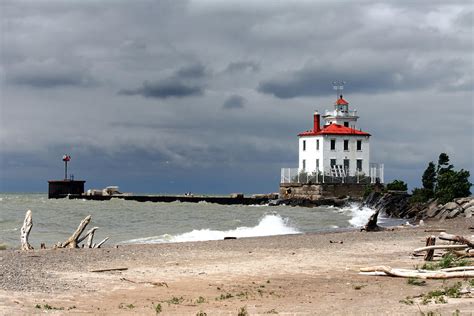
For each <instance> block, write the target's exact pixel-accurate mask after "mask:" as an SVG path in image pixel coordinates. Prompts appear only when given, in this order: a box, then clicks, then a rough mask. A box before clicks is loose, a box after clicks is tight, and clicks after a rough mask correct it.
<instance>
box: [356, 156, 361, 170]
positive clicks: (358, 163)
mask: <svg viewBox="0 0 474 316" xmlns="http://www.w3.org/2000/svg"><path fill="white" fill-rule="evenodd" d="M357 171H362V159H357Z"/></svg>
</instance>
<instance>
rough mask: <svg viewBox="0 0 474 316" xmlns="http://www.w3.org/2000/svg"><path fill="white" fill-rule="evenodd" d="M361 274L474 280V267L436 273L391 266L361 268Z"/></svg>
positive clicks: (443, 270)
mask: <svg viewBox="0 0 474 316" xmlns="http://www.w3.org/2000/svg"><path fill="white" fill-rule="evenodd" d="M360 273H361V274H369V275H386V276H392V277H402V278H420V279H452V278H472V277H474V266H465V267H454V268H447V269H441V270H436V271H432V270H422V269H419V270H409V269H394V268H391V267H389V266H375V267H366V268H360Z"/></svg>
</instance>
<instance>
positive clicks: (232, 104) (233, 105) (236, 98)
mask: <svg viewBox="0 0 474 316" xmlns="http://www.w3.org/2000/svg"><path fill="white" fill-rule="evenodd" d="M244 104H245V98H244V97H242V96H240V95H235V94H234V95H232V96H230V97H229V98H227V100H225V102H224V104H223V105H222V107H223V108H224V109H227V110H230V109H242V108H243V107H244Z"/></svg>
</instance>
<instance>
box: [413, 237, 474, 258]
mask: <svg viewBox="0 0 474 316" xmlns="http://www.w3.org/2000/svg"><path fill="white" fill-rule="evenodd" d="M438 238H439V239H440V240H446V241H451V242H454V243H457V244H445V245H435V243H436V237H435V236H430V237H428V238H427V239H426V247H422V248H417V249H415V250H414V251H413V252H414V253H418V252H423V251H426V252H427V253H426V255H425V260H426V261H431V260H432V259H433V255H434V251H435V250H436V249H443V250H448V251H452V252H453V253H454V254H455V255H456V256H458V257H474V241H472V240H471V239H469V238H467V237H464V236H459V235H453V234H448V233H445V232H440V234H439V236H438ZM459 250H464V251H459Z"/></svg>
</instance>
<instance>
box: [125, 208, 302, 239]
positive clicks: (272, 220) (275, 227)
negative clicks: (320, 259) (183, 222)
mask: <svg viewBox="0 0 474 316" xmlns="http://www.w3.org/2000/svg"><path fill="white" fill-rule="evenodd" d="M299 233H300V231H298V230H297V229H295V228H293V227H291V226H290V225H289V224H288V219H285V218H282V217H281V216H280V215H278V214H271V215H265V216H264V217H263V218H262V219H261V220H260V222H259V223H258V224H257V226H254V227H245V226H244V227H237V228H236V229H232V230H227V231H221V230H211V229H195V230H193V231H190V232H187V233H184V234H180V235H169V234H165V235H160V236H153V237H146V238H138V239H132V240H127V241H124V242H123V243H127V244H154V243H173V242H186V241H204V240H222V239H224V237H237V238H242V237H259V236H274V235H287V234H299Z"/></svg>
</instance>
